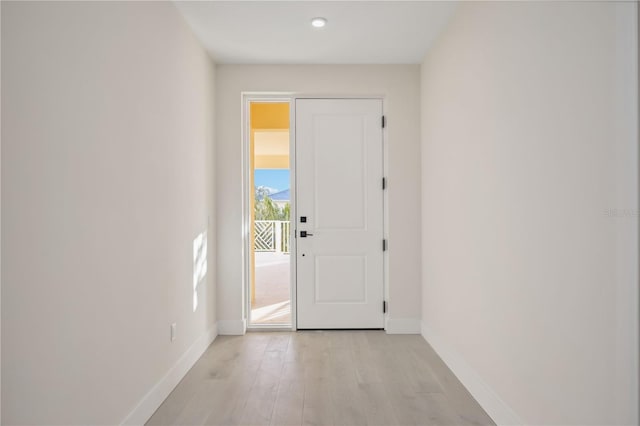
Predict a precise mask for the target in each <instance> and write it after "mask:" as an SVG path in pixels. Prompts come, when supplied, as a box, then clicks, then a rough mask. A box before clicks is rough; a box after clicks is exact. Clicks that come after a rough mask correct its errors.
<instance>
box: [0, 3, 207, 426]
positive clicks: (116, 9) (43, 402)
mask: <svg viewBox="0 0 640 426" xmlns="http://www.w3.org/2000/svg"><path fill="white" fill-rule="evenodd" d="M214 83H215V82H214V65H213V64H212V63H211V61H210V60H209V58H208V56H207V55H206V54H205V52H204V50H203V49H202V48H201V47H200V46H199V44H198V43H197V42H196V41H195V39H194V38H193V36H192V35H191V33H190V31H189V30H188V28H187V27H186V25H185V24H184V22H183V21H182V18H181V17H180V15H179V14H178V13H177V11H176V10H175V8H174V6H173V5H172V4H170V3H165V2H35V3H31V2H19V3H12V2H5V1H3V2H2V124H3V126H2V208H3V210H2V265H3V268H2V315H3V318H2V319H3V321H2V408H3V410H2V411H3V412H2V423H3V424H24V423H29V424H118V423H120V422H122V421H124V420H125V418H126V419H127V420H128V421H132V422H138V423H140V422H144V421H145V420H146V418H145V417H146V416H148V415H150V414H151V413H152V412H153V409H154V407H153V405H154V404H155V403H157V402H158V399H159V400H161V398H162V394H163V393H166V392H168V390H170V388H171V383H169V382H168V381H167V380H164V381H162V379H163V377H165V374H167V373H169V376H167V377H168V378H169V379H171V380H173V381H175V380H176V379H177V378H178V377H179V374H177V373H179V372H180V371H182V370H184V368H185V367H186V364H185V359H187V360H192V359H194V357H195V356H197V355H198V353H197V352H198V351H201V350H202V349H203V347H206V344H207V343H208V342H207V341H208V340H210V339H211V338H212V337H213V334H214V333H215V329H213V330H211V328H212V326H213V325H214V321H215V298H214V296H215V295H214V290H215V289H214V281H213V279H212V277H214V276H215V269H214V267H213V265H214V255H215V253H214V251H213V250H211V253H210V256H209V274H208V279H207V282H206V283H204V284H201V287H200V291H199V302H200V304H199V307H198V309H197V311H196V312H193V309H192V288H193V284H192V277H193V267H192V263H193V259H192V257H193V254H192V245H193V240H194V238H195V237H196V236H197V235H198V234H199V233H201V232H203V231H204V230H206V228H207V218H208V216H210V223H211V226H210V227H209V247H210V249H211V248H213V246H214V244H215V241H216V236H215V231H214V226H213V224H214V223H215V217H214V216H213V212H214V207H215V206H214V203H213V195H214V182H213V173H212V162H213V133H214V128H213V124H212V123H213V120H214V102H213V96H214V92H213V88H214ZM173 322H176V323H177V330H178V336H177V339H176V340H175V341H174V342H173V343H171V342H170V339H169V326H170V324H171V323H173ZM209 331H211V333H208V332H209ZM194 351H195V352H194ZM185 354H186V355H185ZM183 355H185V356H186V357H185V358H182V361H181V362H179V360H180V359H181V357H182V356H183ZM175 366H178V367H179V368H178V370H180V371H178V370H176V369H175V368H174V369H173V370H170V369H171V368H172V367H175ZM156 384H159V387H157V388H153V387H154V386H155V385H156ZM152 388H153V389H152ZM167 389H168V390H167ZM150 391H151V393H150V394H149V395H147V393H148V392H150ZM145 395H147V397H146V398H145ZM143 398H145V399H143ZM139 403H142V405H141V406H139V407H137V408H136V406H137V405H138V404H139ZM130 414H131V416H129V415H130ZM128 416H129V417H128Z"/></svg>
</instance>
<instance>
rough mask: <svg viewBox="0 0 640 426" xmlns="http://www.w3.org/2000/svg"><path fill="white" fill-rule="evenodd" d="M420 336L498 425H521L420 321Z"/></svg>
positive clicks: (493, 392)
mask: <svg viewBox="0 0 640 426" xmlns="http://www.w3.org/2000/svg"><path fill="white" fill-rule="evenodd" d="M422 337H424V339H425V340H426V341H427V342H429V344H430V345H431V347H432V348H433V350H435V351H436V353H437V354H438V356H440V358H441V359H442V360H443V361H444V363H445V364H447V367H449V369H450V370H451V371H452V372H453V374H455V376H456V377H457V378H458V380H460V382H461V383H462V384H463V385H464V387H465V388H467V390H468V391H469V393H471V395H472V396H473V397H474V398H475V399H476V401H478V404H480V406H481V407H482V408H483V409H484V411H486V412H487V414H489V416H490V417H491V418H492V419H493V421H494V422H496V424H497V425H498V426H500V425H523V424H524V422H523V421H522V419H520V417H519V416H518V415H517V414H516V413H515V411H513V409H512V408H511V407H509V405H507V403H506V402H504V401H503V400H502V398H500V396H499V395H498V394H497V393H495V391H494V390H493V389H492V388H491V387H490V386H489V385H488V384H487V383H485V381H484V380H483V379H482V377H480V375H478V373H476V371H475V370H474V369H473V368H471V366H470V365H469V364H467V362H466V361H465V360H464V358H462V356H460V354H459V353H457V352H456V351H455V349H453V348H452V347H451V346H449V345H448V344H447V343H446V342H445V341H444V340H443V339H442V338H440V336H438V335H437V334H436V333H434V332H433V330H431V329H430V328H429V326H427V324H425V323H424V322H423V323H422Z"/></svg>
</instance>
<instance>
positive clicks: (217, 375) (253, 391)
mask: <svg viewBox="0 0 640 426" xmlns="http://www.w3.org/2000/svg"><path fill="white" fill-rule="evenodd" d="M148 424H149V425H168V424H173V425H269V424H270V425H301V424H305V425H352V426H356V425H492V424H494V423H493V422H492V421H491V419H490V418H489V416H488V415H487V414H486V413H485V412H484V411H483V410H482V408H480V406H479V405H478V404H477V403H476V402H475V400H474V399H473V398H472V397H471V395H470V394H469V393H468V392H467V391H466V389H465V388H464V387H463V386H462V385H461V384H460V382H459V381H458V380H457V379H456V378H455V376H454V375H453V374H452V373H451V372H450V371H449V370H448V368H447V367H446V366H445V365H444V363H443V362H442V361H441V360H440V359H439V358H438V356H437V355H436V354H435V353H434V352H433V350H432V349H431V347H430V346H429V345H428V344H427V342H426V341H425V340H424V339H423V338H422V337H421V336H418V335H387V334H385V333H384V332H383V331H322V332H319V331H301V332H297V333H287V332H278V333H257V332H256V333H249V334H247V335H246V336H219V337H218V338H217V339H216V340H215V341H214V343H213V344H212V345H211V346H210V347H209V349H207V351H206V352H205V354H204V355H203V356H202V358H201V359H200V360H199V361H198V362H197V363H196V365H195V366H194V367H193V368H192V369H191V371H189V373H188V374H187V375H186V376H185V378H184V379H183V380H182V382H180V384H179V385H178V386H177V387H176V389H175V390H174V391H173V392H172V393H171V395H169V397H168V398H167V399H166V400H165V402H164V403H163V404H162V405H161V406H160V408H159V409H158V410H157V411H156V413H155V414H154V415H153V417H152V418H151V419H150V420H149V422H148Z"/></svg>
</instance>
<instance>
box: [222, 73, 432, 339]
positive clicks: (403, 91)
mask: <svg viewBox="0 0 640 426" xmlns="http://www.w3.org/2000/svg"><path fill="white" fill-rule="evenodd" d="M419 79H420V76H419V66H417V65H386V66H385V65H363V66H342V65H335V66H334V65H326V66H325V65H318V66H315V65H305V66H292V65H285V66H260V65H218V67H217V72H216V87H217V123H218V126H217V149H218V151H217V163H216V169H217V173H218V174H217V182H218V186H217V189H216V193H217V195H218V230H219V233H218V246H219V247H221V248H222V247H224V250H219V253H218V279H217V281H218V283H219V284H218V286H219V287H218V291H219V293H218V295H219V297H218V301H219V303H218V319H219V320H221V323H220V324H221V332H222V331H223V327H222V324H236V323H238V322H240V321H241V320H242V238H241V237H242V183H241V178H242V167H241V164H242V139H241V134H240V130H241V92H243V91H255V92H260V91H262V92H297V93H303V94H316V95H385V96H386V98H385V108H386V112H387V116H388V123H389V126H388V129H387V142H388V159H387V160H388V180H389V192H388V196H389V226H388V232H389V289H390V295H389V296H390V297H389V316H388V319H389V321H390V322H389V323H388V324H387V325H388V329H390V330H392V331H393V330H395V331H407V330H408V331H414V332H418V331H419V322H420V296H419V295H420V231H419V229H420V201H419V200H420V198H419V197H420V158H419V153H420V136H419V131H420V127H419V108H420V98H419ZM224 328H225V329H226V328H227V327H224ZM229 329H234V330H237V329H238V327H237V326H230V327H229Z"/></svg>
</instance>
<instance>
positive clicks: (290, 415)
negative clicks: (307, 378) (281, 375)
mask: <svg viewBox="0 0 640 426" xmlns="http://www.w3.org/2000/svg"><path fill="white" fill-rule="evenodd" d="M303 407H304V381H303V380H281V381H280V386H279V387H278V395H277V397H276V403H275V407H274V410H273V416H272V418H271V424H272V425H273V426H293V425H301V424H302V411H303Z"/></svg>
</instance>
